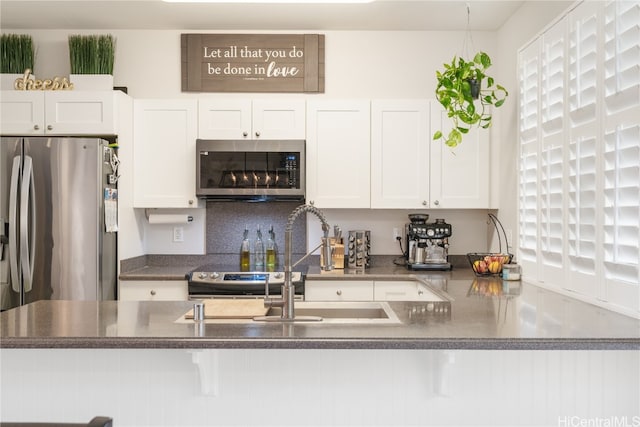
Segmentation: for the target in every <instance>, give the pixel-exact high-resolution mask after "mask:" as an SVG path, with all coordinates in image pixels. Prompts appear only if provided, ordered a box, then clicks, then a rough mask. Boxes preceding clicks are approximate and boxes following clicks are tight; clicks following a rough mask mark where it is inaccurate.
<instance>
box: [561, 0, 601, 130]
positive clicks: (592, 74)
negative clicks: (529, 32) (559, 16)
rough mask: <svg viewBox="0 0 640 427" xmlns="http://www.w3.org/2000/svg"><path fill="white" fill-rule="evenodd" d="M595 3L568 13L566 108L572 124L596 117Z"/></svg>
mask: <svg viewBox="0 0 640 427" xmlns="http://www.w3.org/2000/svg"><path fill="white" fill-rule="evenodd" d="M598 6H599V4H598V2H587V3H582V4H581V5H580V7H579V8H576V9H574V11H573V13H572V14H571V15H569V76H568V77H569V109H570V116H571V120H572V122H573V123H574V124H580V123H584V122H592V121H593V120H595V119H596V100H597V97H596V88H597V72H596V66H597V61H598V24H599V23H598V14H597V10H598Z"/></svg>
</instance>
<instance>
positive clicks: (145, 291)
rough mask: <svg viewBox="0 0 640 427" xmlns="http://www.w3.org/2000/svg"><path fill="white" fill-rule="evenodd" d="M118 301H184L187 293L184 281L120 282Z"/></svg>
mask: <svg viewBox="0 0 640 427" xmlns="http://www.w3.org/2000/svg"><path fill="white" fill-rule="evenodd" d="M118 299H119V300H120V301H186V300H188V299H189V291H188V285H187V281H186V280H159V281H156V280H121V281H120V289H119V291H118Z"/></svg>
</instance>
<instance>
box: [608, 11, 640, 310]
mask: <svg viewBox="0 0 640 427" xmlns="http://www.w3.org/2000/svg"><path fill="white" fill-rule="evenodd" d="M603 50H604V82H605V84H604V94H603V97H604V108H605V109H606V111H605V113H604V138H603V145H602V158H603V161H602V165H603V166H602V169H603V175H604V177H603V198H604V200H603V261H604V266H603V275H604V281H605V286H606V288H605V289H606V290H605V299H606V300H608V301H610V302H612V303H614V304H617V305H622V306H626V307H628V308H631V309H633V310H636V311H640V284H639V283H640V2H638V1H634V2H629V1H611V2H608V3H607V4H606V6H605V11H604V48H603Z"/></svg>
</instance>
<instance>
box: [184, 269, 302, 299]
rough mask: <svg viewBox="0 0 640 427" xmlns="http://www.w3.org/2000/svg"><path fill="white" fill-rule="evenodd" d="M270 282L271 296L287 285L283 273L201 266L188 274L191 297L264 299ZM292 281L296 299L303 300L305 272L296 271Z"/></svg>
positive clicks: (279, 292) (278, 293)
mask: <svg viewBox="0 0 640 427" xmlns="http://www.w3.org/2000/svg"><path fill="white" fill-rule="evenodd" d="M267 279H268V280H269V294H270V295H280V294H281V292H282V290H281V287H282V284H283V283H284V273H283V272H266V271H246V272H239V271H232V270H228V269H224V268H222V269H221V268H220V267H218V266H202V267H198V268H197V269H196V270H194V271H193V272H191V273H190V274H189V298H190V299H203V298H264V296H265V282H266V280H267ZM292 281H293V284H294V286H295V295H296V299H299V300H302V299H304V280H303V277H302V273H301V272H298V271H294V272H293V273H292Z"/></svg>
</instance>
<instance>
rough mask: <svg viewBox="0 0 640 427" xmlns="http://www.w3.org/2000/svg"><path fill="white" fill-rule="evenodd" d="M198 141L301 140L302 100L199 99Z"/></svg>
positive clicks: (303, 116) (303, 108)
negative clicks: (199, 139)
mask: <svg viewBox="0 0 640 427" xmlns="http://www.w3.org/2000/svg"><path fill="white" fill-rule="evenodd" d="M198 137H199V138H201V139H304V138H305V101H304V99H299V100H298V99H277V100H275V99H255V100H250V99H231V98H229V99H206V98H205V99H201V100H200V101H199V105H198Z"/></svg>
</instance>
